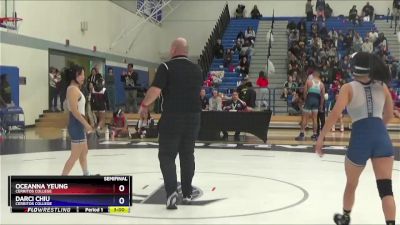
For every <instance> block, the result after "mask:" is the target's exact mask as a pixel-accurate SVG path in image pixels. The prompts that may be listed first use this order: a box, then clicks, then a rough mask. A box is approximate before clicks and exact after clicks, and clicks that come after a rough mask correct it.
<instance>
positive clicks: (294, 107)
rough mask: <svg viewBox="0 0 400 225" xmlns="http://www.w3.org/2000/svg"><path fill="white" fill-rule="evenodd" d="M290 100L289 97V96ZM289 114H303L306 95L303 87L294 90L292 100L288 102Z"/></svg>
mask: <svg viewBox="0 0 400 225" xmlns="http://www.w3.org/2000/svg"><path fill="white" fill-rule="evenodd" d="M288 101H289V98H288ZM288 104H289V106H290V108H289V116H299V115H301V114H302V111H303V106H304V97H303V91H302V89H297V90H296V91H294V92H293V94H292V97H291V99H290V102H288Z"/></svg>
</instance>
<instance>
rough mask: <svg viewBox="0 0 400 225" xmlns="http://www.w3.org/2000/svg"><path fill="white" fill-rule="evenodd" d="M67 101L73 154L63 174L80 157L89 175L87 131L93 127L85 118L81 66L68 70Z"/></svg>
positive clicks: (89, 131) (85, 171)
mask: <svg viewBox="0 0 400 225" xmlns="http://www.w3.org/2000/svg"><path fill="white" fill-rule="evenodd" d="M66 73H67V82H68V83H69V86H68V88H67V103H68V109H69V123H68V133H69V136H70V138H71V155H70V157H69V159H68V160H67V162H66V163H65V166H64V169H63V171H62V175H68V174H69V172H70V171H71V170H72V167H73V166H74V164H75V162H76V161H77V160H78V159H79V163H80V164H81V167H82V171H83V175H89V171H88V166H87V154H88V145H87V141H86V133H91V132H93V128H92V127H91V126H90V125H89V123H88V122H87V121H86V119H85V117H84V116H85V96H84V95H83V94H82V92H81V91H80V88H81V86H82V85H83V83H84V80H85V75H84V70H83V68H82V67H80V66H72V67H71V68H70V69H67V70H66Z"/></svg>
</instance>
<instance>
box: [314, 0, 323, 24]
mask: <svg viewBox="0 0 400 225" xmlns="http://www.w3.org/2000/svg"><path fill="white" fill-rule="evenodd" d="M315 7H316V11H317V18H316V20H318V18H319V17H322V20H323V21H325V0H317V3H316V6H315Z"/></svg>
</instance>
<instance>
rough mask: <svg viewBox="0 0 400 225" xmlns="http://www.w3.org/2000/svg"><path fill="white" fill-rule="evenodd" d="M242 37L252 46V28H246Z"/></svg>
mask: <svg viewBox="0 0 400 225" xmlns="http://www.w3.org/2000/svg"><path fill="white" fill-rule="evenodd" d="M244 37H245V39H246V40H248V41H249V42H250V43H251V44H252V45H254V41H255V40H256V32H255V31H254V29H253V27H247V30H246V31H245V32H244Z"/></svg>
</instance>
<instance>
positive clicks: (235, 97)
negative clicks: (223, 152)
mask: <svg viewBox="0 0 400 225" xmlns="http://www.w3.org/2000/svg"><path fill="white" fill-rule="evenodd" d="M223 110H224V111H229V112H243V111H246V110H247V105H246V103H245V102H244V101H242V100H241V99H239V93H238V92H237V91H233V93H232V99H231V100H228V101H227V103H226V104H225V106H224V107H223ZM239 135H240V132H239V131H236V132H235V141H239V140H240V138H239ZM227 138H228V132H226V131H223V139H225V140H226V139H227Z"/></svg>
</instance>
